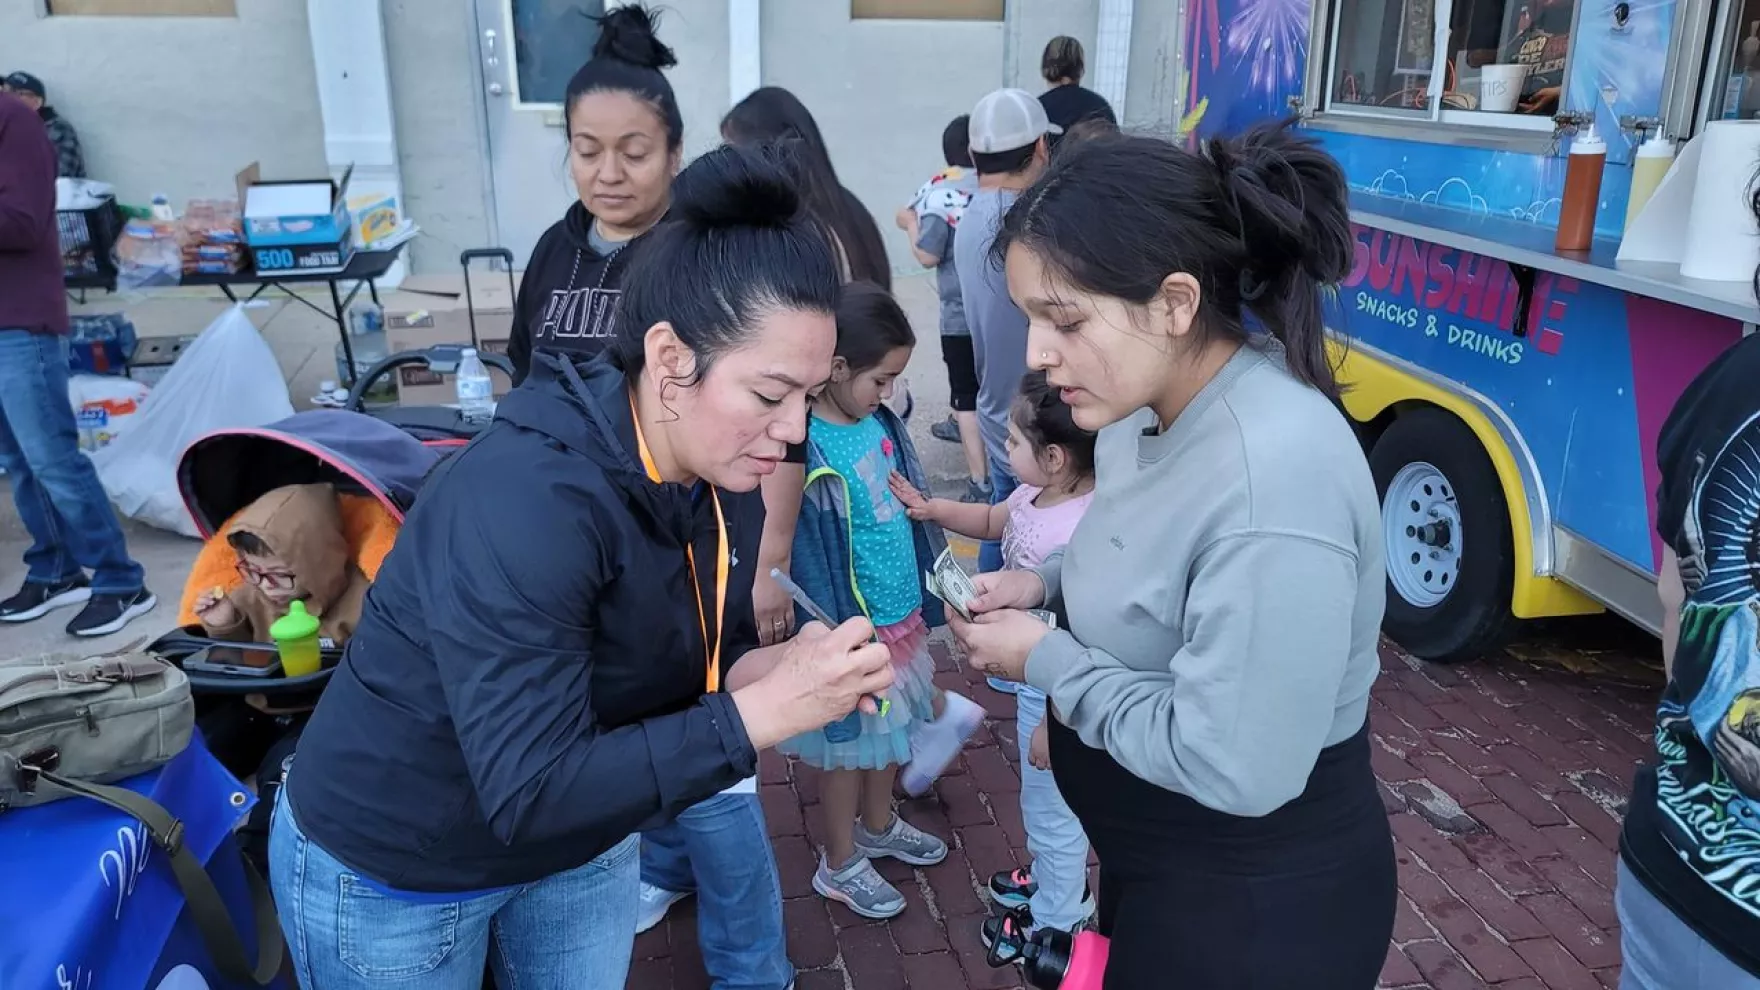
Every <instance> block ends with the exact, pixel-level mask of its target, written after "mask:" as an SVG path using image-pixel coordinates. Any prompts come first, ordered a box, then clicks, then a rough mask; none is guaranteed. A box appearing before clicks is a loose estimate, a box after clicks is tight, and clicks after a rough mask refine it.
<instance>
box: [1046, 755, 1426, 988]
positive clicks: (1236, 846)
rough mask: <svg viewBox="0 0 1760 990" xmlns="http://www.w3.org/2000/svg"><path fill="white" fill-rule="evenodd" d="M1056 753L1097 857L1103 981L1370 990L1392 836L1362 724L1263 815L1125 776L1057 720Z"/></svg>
mask: <svg viewBox="0 0 1760 990" xmlns="http://www.w3.org/2000/svg"><path fill="white" fill-rule="evenodd" d="M1050 725H1051V728H1050V729H1049V730H1048V732H1049V734H1050V742H1051V765H1052V767H1053V768H1054V770H1055V772H1056V774H1057V783H1058V787H1059V789H1060V790H1062V791H1063V794H1064V797H1065V798H1066V799H1068V801H1069V804H1070V807H1071V808H1072V809H1073V810H1074V811H1075V813H1076V816H1077V817H1078V818H1080V819H1081V822H1082V826H1083V827H1084V828H1085V829H1086V830H1087V833H1088V838H1089V840H1090V841H1091V842H1092V843H1093V845H1094V851H1095V853H1096V854H1097V855H1098V856H1099V858H1100V933H1101V934H1103V935H1106V936H1107V937H1108V938H1109V939H1110V940H1111V952H1110V955H1109V957H1108V960H1107V966H1106V990H1158V988H1162V987H1202V988H1204V990H1284V988H1289V987H1301V988H1303V990H1373V988H1374V986H1375V984H1376V980H1377V978H1378V977H1379V975H1380V973H1381V967H1382V964H1383V962H1384V961H1385V960H1386V954H1387V945H1388V939H1389V938H1390V937H1391V935H1392V933H1393V912H1394V899H1395V897H1396V895H1397V884H1398V882H1397V878H1396V876H1395V873H1394V863H1393V839H1392V836H1391V834H1390V833H1389V831H1388V827H1387V815H1386V811H1385V810H1384V809H1383V808H1382V805H1381V798H1380V796H1379V795H1378V794H1377V793H1376V791H1375V780H1374V776H1373V775H1372V773H1371V771H1370V769H1369V750H1368V745H1369V743H1368V735H1367V731H1364V732H1360V733H1358V734H1357V735H1356V736H1354V737H1352V738H1351V739H1348V740H1346V741H1345V742H1342V743H1339V744H1338V745H1336V746H1333V747H1330V748H1329V749H1327V750H1325V751H1323V752H1322V753H1321V754H1320V758H1319V761H1318V763H1317V764H1316V766H1315V769H1314V773H1313V774H1312V775H1311V776H1310V777H1309V781H1308V788H1307V791H1306V792H1305V793H1303V794H1302V796H1301V797H1298V798H1296V799H1295V800H1294V801H1292V802H1290V803H1289V804H1286V805H1284V806H1283V807H1282V808H1279V809H1278V810H1277V811H1275V812H1272V813H1271V814H1270V815H1267V816H1265V817H1263V818H1238V817H1235V816H1232V815H1226V814H1222V813H1220V812H1217V811H1213V810H1211V809H1208V808H1205V807H1203V806H1202V805H1200V804H1198V803H1197V802H1195V801H1193V800H1191V799H1190V798H1187V797H1184V796H1181V795H1178V794H1174V793H1173V792H1171V791H1167V790H1163V789H1161V788H1159V787H1156V786H1154V785H1152V784H1149V783H1147V782H1145V781H1143V780H1142V779H1140V778H1138V777H1136V776H1134V775H1132V774H1131V773H1130V772H1129V771H1127V770H1125V769H1124V768H1123V767H1121V766H1119V764H1118V763H1117V762H1116V761H1114V760H1113V759H1112V758H1111V757H1110V756H1108V755H1107V754H1106V753H1104V752H1101V751H1099V750H1094V749H1090V748H1088V747H1087V746H1085V745H1083V743H1082V742H1081V740H1080V739H1079V738H1078V737H1077V736H1076V735H1075V733H1073V732H1071V731H1070V730H1069V729H1067V728H1065V727H1063V726H1062V725H1060V724H1058V723H1057V722H1056V721H1055V720H1052V721H1051V723H1050Z"/></svg>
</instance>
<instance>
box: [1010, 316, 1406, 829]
mask: <svg viewBox="0 0 1760 990" xmlns="http://www.w3.org/2000/svg"><path fill="white" fill-rule="evenodd" d="M1154 427H1155V419H1154V416H1153V414H1152V413H1150V412H1149V411H1148V410H1143V411H1142V412H1140V413H1138V414H1137V415H1135V416H1132V417H1130V418H1128V419H1126V420H1124V421H1122V422H1119V423H1115V424H1113V425H1112V426H1109V427H1107V428H1106V429H1104V430H1102V431H1101V433H1100V439H1099V445H1098V449H1097V480H1096V484H1095V487H1094V501H1093V504H1092V505H1091V506H1090V507H1089V509H1088V512H1087V514H1086V515H1084V516H1083V517H1082V521H1081V523H1080V524H1079V525H1077V527H1076V531H1075V535H1074V536H1073V537H1072V538H1071V540H1070V542H1069V545H1068V547H1066V548H1065V550H1064V552H1063V553H1062V554H1059V555H1055V556H1053V557H1051V558H1050V559H1048V560H1047V561H1046V562H1045V564H1044V565H1043V566H1042V567H1041V568H1040V575H1041V576H1042V577H1043V578H1044V579H1045V587H1046V591H1047V600H1048V601H1050V602H1051V603H1052V607H1056V608H1059V609H1060V610H1061V611H1063V612H1064V613H1065V614H1066V615H1067V617H1068V628H1067V631H1065V630H1060V631H1056V632H1053V633H1051V634H1050V635H1048V636H1046V637H1045V639H1044V640H1043V641H1042V642H1041V643H1040V644H1039V646H1038V647H1037V648H1035V649H1034V650H1033V652H1032V654H1031V655H1030V656H1029V657H1028V658H1027V681H1028V682H1029V683H1030V684H1032V685H1033V686H1034V687H1036V688H1039V689H1040V690H1042V691H1044V692H1045V693H1046V694H1048V695H1050V697H1051V700H1052V703H1053V704H1054V705H1055V706H1056V709H1057V711H1058V713H1059V715H1060V716H1061V720H1062V721H1063V722H1064V724H1066V725H1068V726H1069V727H1070V728H1072V729H1074V730H1075V731H1076V732H1077V733H1078V734H1079V735H1080V736H1081V738H1082V741H1083V742H1085V743H1087V744H1088V745H1089V746H1092V747H1095V748H1099V749H1104V750H1105V751H1106V752H1107V753H1109V754H1111V756H1112V757H1113V759H1115V760H1117V761H1118V762H1119V763H1120V764H1121V765H1123V766H1124V768H1125V769H1127V770H1129V771H1130V772H1132V773H1134V774H1136V775H1137V776H1138V777H1141V778H1143V779H1144V780H1146V781H1149V782H1150V783H1153V784H1156V785H1159V786H1161V787H1164V788H1167V789H1168V790H1171V791H1175V792H1178V793H1181V794H1185V795H1188V796H1190V797H1192V798H1193V799H1195V800H1197V801H1198V802H1200V803H1202V804H1204V805H1205V806H1207V807H1210V808H1213V809H1215V810H1217V811H1221V812H1225V813H1228V814H1233V815H1240V816H1250V817H1257V816H1261V815H1266V814H1270V813H1271V812H1272V811H1275V810H1277V809H1278V808H1279V807H1281V806H1283V805H1284V804H1285V803H1287V802H1288V801H1290V800H1291V799H1293V798H1295V797H1297V796H1298V795H1300V794H1301V793H1302V791H1303V790H1304V789H1305V788H1306V786H1307V781H1308V775H1309V774H1310V773H1311V772H1312V771H1313V769H1314V763H1315V760H1316V758H1317V757H1318V755H1319V753H1320V750H1321V749H1323V748H1325V747H1327V746H1330V745H1332V744H1334V743H1338V742H1341V741H1343V740H1345V739H1348V738H1349V737H1350V736H1352V735H1354V734H1355V733H1356V732H1357V731H1358V730H1359V729H1361V728H1362V726H1363V720H1364V718H1365V717H1366V714H1367V710H1368V704H1369V686H1370V684H1371V683H1373V682H1374V680H1375V675H1376V673H1377V671H1378V670H1379V669H1380V663H1379V661H1378V659H1377V656H1376V647H1377V643H1378V640H1379V630H1380V626H1381V612H1382V607H1383V605H1384V604H1385V596H1386V586H1385V580H1386V577H1385V574H1386V571H1385V562H1384V560H1383V557H1382V542H1381V541H1382V536H1381V510H1380V503H1379V500H1378V499H1377V497H1376V494H1375V483H1374V480H1373V479H1372V478H1371V477H1370V474H1369V466H1368V464H1367V462H1366V461H1365V460H1364V458H1363V452H1362V448H1361V447H1360V446H1358V444H1357V440H1356V437H1355V436H1354V435H1353V433H1352V431H1351V429H1350V426H1349V425H1348V424H1347V423H1346V422H1345V419H1344V417H1343V416H1342V415H1340V414H1339V412H1338V411H1337V410H1336V409H1335V408H1334V407H1333V405H1332V403H1331V402H1330V401H1328V400H1327V399H1326V397H1325V396H1323V395H1321V394H1320V393H1319V392H1316V391H1314V390H1313V389H1310V388H1308V387H1306V386H1304V385H1302V384H1301V383H1300V382H1298V381H1296V380H1295V378H1293V377H1292V376H1291V375H1290V374H1289V372H1288V371H1287V370H1286V368H1285V367H1284V363H1283V358H1282V351H1281V349H1280V348H1277V346H1276V345H1275V344H1273V345H1271V346H1270V348H1269V349H1267V350H1264V351H1260V350H1255V349H1254V348H1252V347H1243V348H1242V349H1241V350H1240V352H1239V353H1238V354H1236V355H1235V357H1234V358H1233V359H1231V360H1230V361H1229V363H1228V364H1227V365H1226V366H1225V367H1224V368H1223V370H1222V371H1221V373H1220V374H1218V375H1217V376H1216V378H1215V380H1213V381H1212V382H1211V383H1210V384H1209V385H1208V386H1207V387H1206V388H1205V389H1204V390H1203V391H1202V392H1201V393H1199V395H1198V397H1197V398H1196V399H1195V400H1194V401H1193V402H1192V403H1191V405H1190V406H1188V407H1187V408H1186V409H1185V411H1184V412H1182V413H1181V414H1180V415H1179V417H1178V418H1177V419H1176V420H1175V421H1174V422H1173V424H1172V426H1171V427H1170V428H1169V429H1168V430H1167V431H1166V432H1164V433H1160V434H1157V433H1155V431H1154Z"/></svg>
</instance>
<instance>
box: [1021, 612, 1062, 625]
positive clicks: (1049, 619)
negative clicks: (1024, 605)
mask: <svg viewBox="0 0 1760 990" xmlns="http://www.w3.org/2000/svg"><path fill="white" fill-rule="evenodd" d="M1027 614H1028V615H1030V616H1032V617H1033V618H1035V619H1038V620H1039V621H1040V622H1043V623H1045V624H1046V625H1048V626H1050V627H1051V628H1053V629H1056V628H1057V613H1056V612H1053V611H1051V610H1049V609H1043V608H1030V609H1027Z"/></svg>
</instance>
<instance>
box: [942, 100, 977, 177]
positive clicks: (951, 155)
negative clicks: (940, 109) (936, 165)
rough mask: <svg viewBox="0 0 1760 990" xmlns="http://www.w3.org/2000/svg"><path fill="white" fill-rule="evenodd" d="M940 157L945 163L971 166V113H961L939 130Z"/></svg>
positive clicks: (962, 166)
mask: <svg viewBox="0 0 1760 990" xmlns="http://www.w3.org/2000/svg"><path fill="white" fill-rule="evenodd" d="M941 157H943V158H945V159H947V164H949V165H956V166H958V167H960V168H971V167H972V115H971V114H969V113H962V114H960V115H959V116H957V117H955V118H953V119H952V120H950V121H948V123H947V129H946V130H944V131H942V132H941Z"/></svg>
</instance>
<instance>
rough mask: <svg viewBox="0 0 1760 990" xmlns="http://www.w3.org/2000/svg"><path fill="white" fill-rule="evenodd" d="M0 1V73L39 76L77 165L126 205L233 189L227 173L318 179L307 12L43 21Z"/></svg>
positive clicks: (320, 158) (251, 1) (283, 6)
mask: <svg viewBox="0 0 1760 990" xmlns="http://www.w3.org/2000/svg"><path fill="white" fill-rule="evenodd" d="M41 9H42V5H41V4H39V3H38V2H37V0H4V2H0V66H4V69H0V71H6V72H10V71H15V70H19V69H22V70H25V71H27V72H30V73H32V74H34V75H36V76H38V77H40V78H41V79H42V80H43V83H44V85H45V87H46V88H47V89H48V91H49V102H50V103H51V104H52V105H53V106H54V107H55V108H56V110H58V111H59V112H60V113H62V114H63V115H64V116H66V117H67V119H68V120H69V121H71V122H72V123H73V125H74V127H76V128H78V130H79V136H80V142H81V144H82V145H83V146H84V148H85V155H86V163H87V169H88V171H89V172H90V174H91V175H92V177H93V178H96V179H102V180H105V181H108V182H112V183H114V184H115V185H116V186H117V193H118V195H119V197H120V198H121V199H122V200H123V201H124V202H130V203H146V202H147V201H148V200H149V199H150V198H151V197H152V196H153V194H154V193H160V192H163V193H165V194H167V195H169V196H171V197H172V198H173V199H174V200H176V201H177V202H179V203H180V204H181V202H182V201H183V200H185V199H188V198H191V197H226V198H231V197H232V196H234V195H235V193H234V186H233V176H234V174H236V173H237V172H238V170H239V169H241V168H243V167H244V166H246V165H249V164H250V163H251V162H253V161H255V162H260V163H261V164H262V167H263V176H264V177H265V178H300V177H305V176H314V175H323V174H325V165H324V127H323V122H322V120H321V118H320V116H319V114H318V99H317V84H316V81H315V76H314V74H313V69H312V46H311V43H310V41H309V40H308V37H309V36H308V34H307V27H306V7H305V4H304V3H303V2H291V0H238V16H237V17H236V18H232V17H44V16H41Z"/></svg>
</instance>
